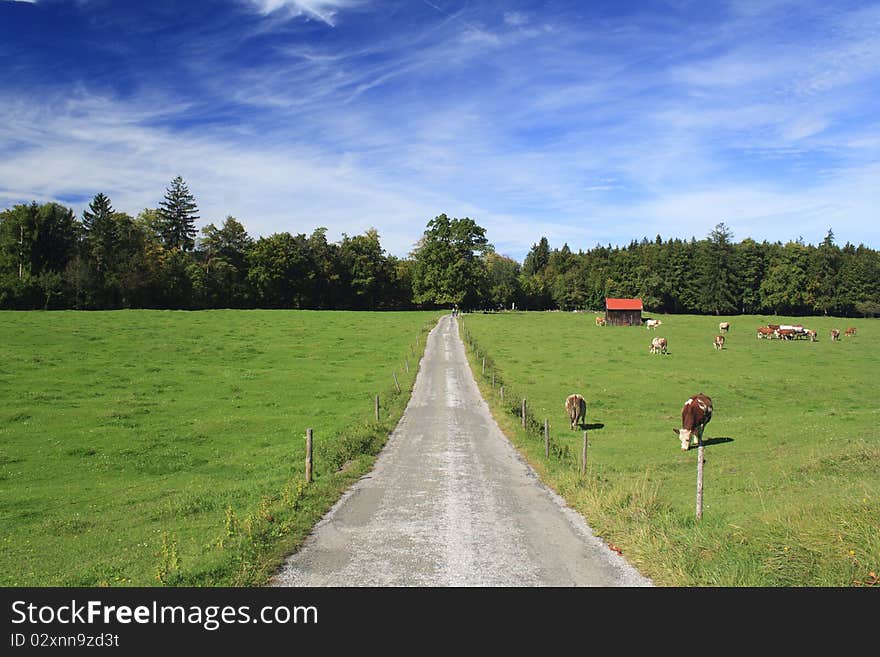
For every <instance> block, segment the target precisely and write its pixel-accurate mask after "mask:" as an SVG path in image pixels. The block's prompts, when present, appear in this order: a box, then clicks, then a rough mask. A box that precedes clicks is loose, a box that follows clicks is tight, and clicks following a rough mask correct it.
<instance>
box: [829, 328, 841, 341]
mask: <svg viewBox="0 0 880 657" xmlns="http://www.w3.org/2000/svg"><path fill="white" fill-rule="evenodd" d="M837 340H840V329H831V342H836V341H837Z"/></svg>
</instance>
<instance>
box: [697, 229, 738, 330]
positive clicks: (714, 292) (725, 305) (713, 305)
mask: <svg viewBox="0 0 880 657" xmlns="http://www.w3.org/2000/svg"><path fill="white" fill-rule="evenodd" d="M732 238H733V233H731V231H730V229H728V228H727V226H725V225H724V223H720V224H717V225H716V226H715V228H714V229H713V230H712V232H711V233H709V239H708V240H707V241H706V242H705V243H704V244H703V248H702V249H700V261H699V277H700V299H699V303H700V309H701V310H702V311H703V312H710V313H715V314H716V315H720V314H722V313H725V314H726V313H732V312H736V310H737V305H738V304H737V302H736V283H735V281H734V274H733V244H732V241H731V240H732Z"/></svg>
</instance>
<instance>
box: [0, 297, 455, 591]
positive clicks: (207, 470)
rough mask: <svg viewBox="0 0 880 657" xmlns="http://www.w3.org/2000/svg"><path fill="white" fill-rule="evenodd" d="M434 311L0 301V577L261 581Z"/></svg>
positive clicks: (396, 408)
mask: <svg viewBox="0 0 880 657" xmlns="http://www.w3.org/2000/svg"><path fill="white" fill-rule="evenodd" d="M439 315H440V313H439V312H382V313H380V312H376V313H370V312H362V313H354V312H330V311H322V312H310V311H228V310H223V311H201V312H185V311H141V310H134V311H117V312H90V313H86V312H72V311H68V312H49V313H46V312H30V313H28V312H20V313H19V312H3V313H2V314H0V355H2V358H0V409H2V410H0V524H2V527H3V532H2V537H0V547H2V549H0V585H3V586H96V585H107V586H114V585H124V586H157V585H193V586H202V585H208V586H210V585H235V586H239V585H258V584H263V583H265V582H266V580H267V578H268V577H270V576H271V574H272V573H273V572H274V570H275V568H276V567H277V566H278V565H279V564H280V563H281V562H282V561H283V558H284V556H285V555H286V554H288V553H289V552H291V551H292V550H294V549H295V548H296V547H297V546H298V545H299V544H300V543H301V541H302V540H303V539H304V538H305V536H306V535H307V534H308V532H309V531H310V530H311V528H312V526H313V525H314V524H315V522H317V521H318V520H319V519H320V518H321V516H322V515H323V514H324V513H325V512H326V511H327V510H328V509H329V508H330V507H331V506H332V505H333V504H334V503H335V502H336V500H337V499H338V498H339V496H340V495H341V494H342V493H343V492H344V491H345V489H346V488H347V487H348V486H350V485H351V483H353V482H354V481H356V480H357V479H358V478H359V477H360V476H362V475H363V474H364V473H366V472H367V471H368V470H369V469H370V467H371V466H372V464H373V461H374V459H375V456H376V454H378V451H379V450H380V449H381V447H382V446H383V445H384V444H385V441H386V439H387V436H388V435H389V434H390V432H391V431H392V430H393V428H394V426H395V425H396V423H397V421H398V419H399V418H400V416H401V414H402V413H403V409H404V408H405V406H406V403H407V401H408V398H409V391H410V390H411V387H412V384H413V383H414V381H415V376H416V373H417V370H418V364H419V360H420V358H421V354H422V352H423V350H424V344H425V342H424V337H425V335H426V334H427V331H428V330H430V328H432V327H433V326H434V324H435V323H436V320H437V318H438V317H439ZM417 341H418V342H417ZM407 363H408V367H409V371H408V372H407V371H406V367H407ZM392 372H395V373H396V375H397V377H398V381H399V384H400V387H401V390H402V393H398V392H397V389H396V387H395V384H394V380H393V378H392ZM376 394H379V396H380V404H381V419H380V421H379V422H376V421H375V418H374V398H375V395H376ZM308 427H311V428H313V429H314V436H315V439H314V440H315V449H314V482H313V483H312V484H309V485H305V484H304V470H305V466H304V460H305V432H306V429H307V428H308Z"/></svg>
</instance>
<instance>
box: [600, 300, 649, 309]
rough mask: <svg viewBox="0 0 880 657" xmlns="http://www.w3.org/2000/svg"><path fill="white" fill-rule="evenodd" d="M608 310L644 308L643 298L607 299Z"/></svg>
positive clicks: (606, 306)
mask: <svg viewBox="0 0 880 657" xmlns="http://www.w3.org/2000/svg"><path fill="white" fill-rule="evenodd" d="M605 308H606V309H607V310H642V309H643V308H642V300H641V299H607V298H606V299H605Z"/></svg>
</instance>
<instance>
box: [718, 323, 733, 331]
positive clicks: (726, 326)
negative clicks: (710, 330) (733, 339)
mask: <svg viewBox="0 0 880 657" xmlns="http://www.w3.org/2000/svg"><path fill="white" fill-rule="evenodd" d="M718 330H719V331H721V332H722V333H727V332H728V331H729V330H730V322H721V323H720V324H719V325H718Z"/></svg>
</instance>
